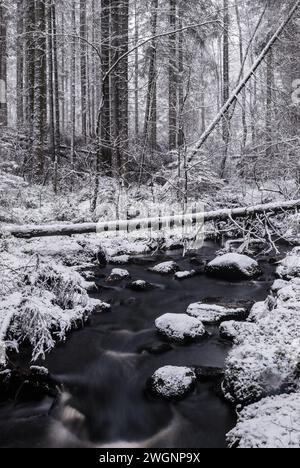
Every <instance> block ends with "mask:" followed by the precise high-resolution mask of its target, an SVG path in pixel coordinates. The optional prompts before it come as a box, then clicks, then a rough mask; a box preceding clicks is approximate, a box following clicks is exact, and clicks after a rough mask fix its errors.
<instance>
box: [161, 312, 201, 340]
mask: <svg viewBox="0 0 300 468" xmlns="http://www.w3.org/2000/svg"><path fill="white" fill-rule="evenodd" d="M155 326H156V328H157V329H158V331H159V332H160V333H162V334H163V335H164V336H166V337H167V338H169V339H171V340H175V341H187V340H193V339H196V338H201V337H203V336H204V335H205V334H206V331H205V328H204V326H203V324H202V322H200V320H197V319H196V318H194V317H190V316H189V315H187V314H170V313H169V314H165V315H162V316H161V317H159V318H158V319H156V321H155Z"/></svg>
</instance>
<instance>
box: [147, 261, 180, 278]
mask: <svg viewBox="0 0 300 468" xmlns="http://www.w3.org/2000/svg"><path fill="white" fill-rule="evenodd" d="M149 270H150V271H152V272H153V273H159V274H161V275H170V274H172V273H176V272H177V271H179V270H180V268H179V266H178V265H177V263H176V262H173V261H170V262H163V263H159V264H158V265H155V266H154V267H153V268H149Z"/></svg>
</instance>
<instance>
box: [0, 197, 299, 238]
mask: <svg viewBox="0 0 300 468" xmlns="http://www.w3.org/2000/svg"><path fill="white" fill-rule="evenodd" d="M299 208H300V200H292V201H287V202H276V203H268V204H263V205H255V206H250V207H241V208H234V209H222V210H216V211H207V212H204V213H193V214H190V215H182V216H181V215H178V216H175V217H172V218H170V219H172V220H173V221H174V219H175V218H176V219H175V221H176V220H179V221H180V222H181V221H182V220H183V219H187V218H188V217H190V218H192V220H197V221H198V222H199V221H201V219H202V220H203V221H204V222H205V223H206V222H208V221H227V220H230V219H238V218H246V217H252V216H256V215H263V214H266V213H270V214H280V213H284V212H286V211H293V210H297V209H299ZM161 222H162V219H160V218H149V219H142V220H139V219H133V220H126V221H124V220H123V221H122V220H120V221H110V222H109V221H107V222H106V221H104V222H101V223H82V224H50V225H26V226H3V227H2V229H1V230H0V237H2V236H3V235H5V234H11V235H12V236H14V237H19V238H24V239H27V238H28V239H29V238H32V237H50V236H72V235H76V234H91V233H94V234H96V233H99V234H100V233H105V232H114V231H124V232H129V231H132V230H133V227H135V229H136V230H137V231H138V230H141V229H142V228H143V226H144V225H145V227H147V226H149V223H152V224H153V226H154V225H155V226H157V227H158V226H159V225H160V224H161ZM175 224H176V222H175ZM146 225H147V226H146Z"/></svg>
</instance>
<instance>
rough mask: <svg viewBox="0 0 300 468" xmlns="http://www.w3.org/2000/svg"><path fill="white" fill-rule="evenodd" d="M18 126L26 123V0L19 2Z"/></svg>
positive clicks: (17, 47) (17, 45)
mask: <svg viewBox="0 0 300 468" xmlns="http://www.w3.org/2000/svg"><path fill="white" fill-rule="evenodd" d="M17 8H18V16H17V44H16V49H17V127H18V128H20V127H22V126H23V124H24V47H23V44H24V39H23V32H24V14H25V10H24V0H18V3H17Z"/></svg>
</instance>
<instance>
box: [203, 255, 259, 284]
mask: <svg viewBox="0 0 300 468" xmlns="http://www.w3.org/2000/svg"><path fill="white" fill-rule="evenodd" d="M206 272H207V274H209V275H212V276H217V277H220V278H222V279H227V280H238V279H244V278H255V277H256V276H258V275H259V273H260V268H259V265H258V263H257V262H256V260H253V259H252V258H250V257H248V256H247V255H240V254H237V253H228V254H225V255H221V256H219V257H217V258H215V259H214V260H213V261H212V262H210V263H209V264H208V265H207V266H206Z"/></svg>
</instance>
